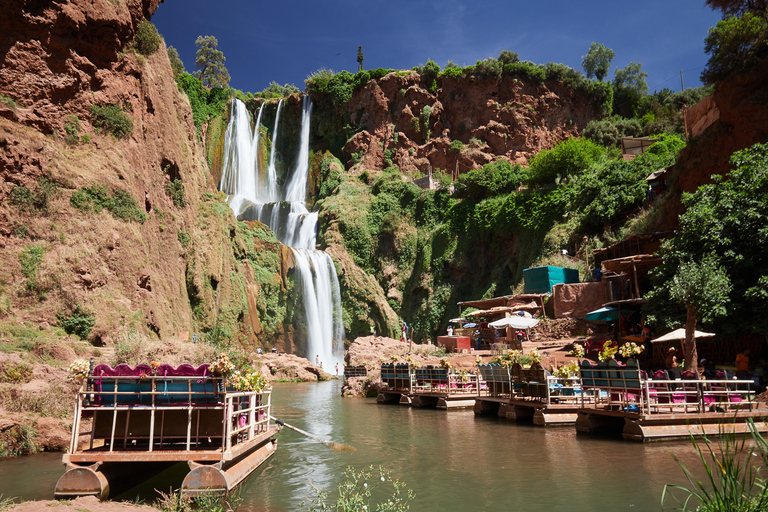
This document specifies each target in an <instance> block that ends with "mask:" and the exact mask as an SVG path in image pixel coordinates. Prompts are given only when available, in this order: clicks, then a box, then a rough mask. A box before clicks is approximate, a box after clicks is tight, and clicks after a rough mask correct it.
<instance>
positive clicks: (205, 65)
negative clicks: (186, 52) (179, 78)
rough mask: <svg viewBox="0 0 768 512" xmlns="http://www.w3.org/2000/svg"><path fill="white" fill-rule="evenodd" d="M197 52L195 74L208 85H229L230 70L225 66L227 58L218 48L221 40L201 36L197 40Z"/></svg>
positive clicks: (221, 86) (222, 86) (223, 86)
mask: <svg viewBox="0 0 768 512" xmlns="http://www.w3.org/2000/svg"><path fill="white" fill-rule="evenodd" d="M195 46H197V54H196V58H195V66H197V71H195V72H194V73H193V75H194V76H195V77H197V78H199V79H200V81H201V82H203V85H205V86H206V87H218V88H222V89H224V88H226V87H228V86H229V72H228V71H227V68H226V67H224V62H225V61H226V60H227V59H226V58H225V57H224V53H222V52H221V51H220V50H218V49H217V48H218V46H219V42H218V41H217V40H216V38H215V37H213V36H205V37H203V36H199V37H198V38H197V41H195Z"/></svg>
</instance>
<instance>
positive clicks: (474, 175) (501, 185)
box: [454, 159, 526, 200]
mask: <svg viewBox="0 0 768 512" xmlns="http://www.w3.org/2000/svg"><path fill="white" fill-rule="evenodd" d="M525 176H526V171H525V170H524V169H523V168H522V167H520V166H519V165H516V166H514V167H512V164H510V163H509V161H508V160H505V159H500V160H497V161H496V162H493V163H490V164H485V165H484V166H483V168H482V169H473V170H471V171H469V172H466V173H464V174H462V175H461V176H459V177H458V178H457V179H456V182H455V183H454V187H455V191H454V195H455V196H456V197H462V198H471V199H475V200H482V199H485V198H486V197H493V196H497V195H500V194H508V193H510V192H512V191H514V190H515V189H516V188H517V184H518V182H519V181H524V180H525Z"/></svg>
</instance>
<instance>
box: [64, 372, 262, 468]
mask: <svg viewBox="0 0 768 512" xmlns="http://www.w3.org/2000/svg"><path fill="white" fill-rule="evenodd" d="M270 406H271V391H261V392H258V391H236V390H234V389H232V388H230V389H224V388H223V379H222V378H220V377H210V376H173V377H170V376H146V375H143V376H141V377H136V376H101V377H92V376H91V377H88V378H86V379H84V381H83V383H82V385H81V387H80V389H79V390H78V391H77V397H76V406H75V413H74V424H73V428H72V440H71V443H70V450H69V451H70V453H71V454H74V453H76V452H77V451H78V440H79V436H80V427H81V422H82V418H83V417H86V416H93V424H92V428H91V432H90V437H91V439H90V445H89V447H90V449H93V448H94V441H95V440H97V439H98V440H103V441H104V442H105V443H108V451H109V452H113V451H115V450H116V449H117V446H118V445H119V444H120V443H121V444H122V449H123V450H126V449H130V450H142V449H143V450H145V451H148V452H153V451H155V449H156V448H157V447H158V446H159V447H162V449H164V450H168V449H171V450H186V451H190V450H191V449H192V448H193V445H194V447H195V448H198V447H200V445H205V446H208V447H211V446H214V447H215V446H216V443H218V448H215V449H221V451H222V452H223V453H225V454H226V453H230V452H231V449H232V447H233V446H235V445H237V444H239V443H243V442H247V441H248V440H251V439H253V438H254V437H255V436H257V435H259V434H261V433H264V432H267V431H269V429H270ZM214 440H215V441H214ZM212 442H213V445H211V443H212Z"/></svg>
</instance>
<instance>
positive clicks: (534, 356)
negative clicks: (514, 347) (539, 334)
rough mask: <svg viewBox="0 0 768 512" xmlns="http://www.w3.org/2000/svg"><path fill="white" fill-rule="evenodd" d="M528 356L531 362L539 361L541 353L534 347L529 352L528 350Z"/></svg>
mask: <svg viewBox="0 0 768 512" xmlns="http://www.w3.org/2000/svg"><path fill="white" fill-rule="evenodd" d="M528 356H529V357H530V358H531V363H540V362H541V354H539V351H538V350H536V348H535V347H534V348H532V349H531V351H530V352H528Z"/></svg>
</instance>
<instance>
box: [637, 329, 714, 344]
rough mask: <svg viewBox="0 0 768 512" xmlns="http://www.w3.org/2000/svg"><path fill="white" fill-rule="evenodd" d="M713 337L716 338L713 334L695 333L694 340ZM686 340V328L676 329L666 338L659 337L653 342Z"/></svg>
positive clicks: (665, 336) (666, 335)
mask: <svg viewBox="0 0 768 512" xmlns="http://www.w3.org/2000/svg"><path fill="white" fill-rule="evenodd" d="M712 336H714V334H713V333H711V332H701V331H693V337H694V338H710V337H712ZM684 339H685V328H680V329H675V330H674V331H672V332H668V333H667V334H665V335H664V336H659V337H658V338H656V339H653V340H651V342H656V341H672V340H684Z"/></svg>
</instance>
